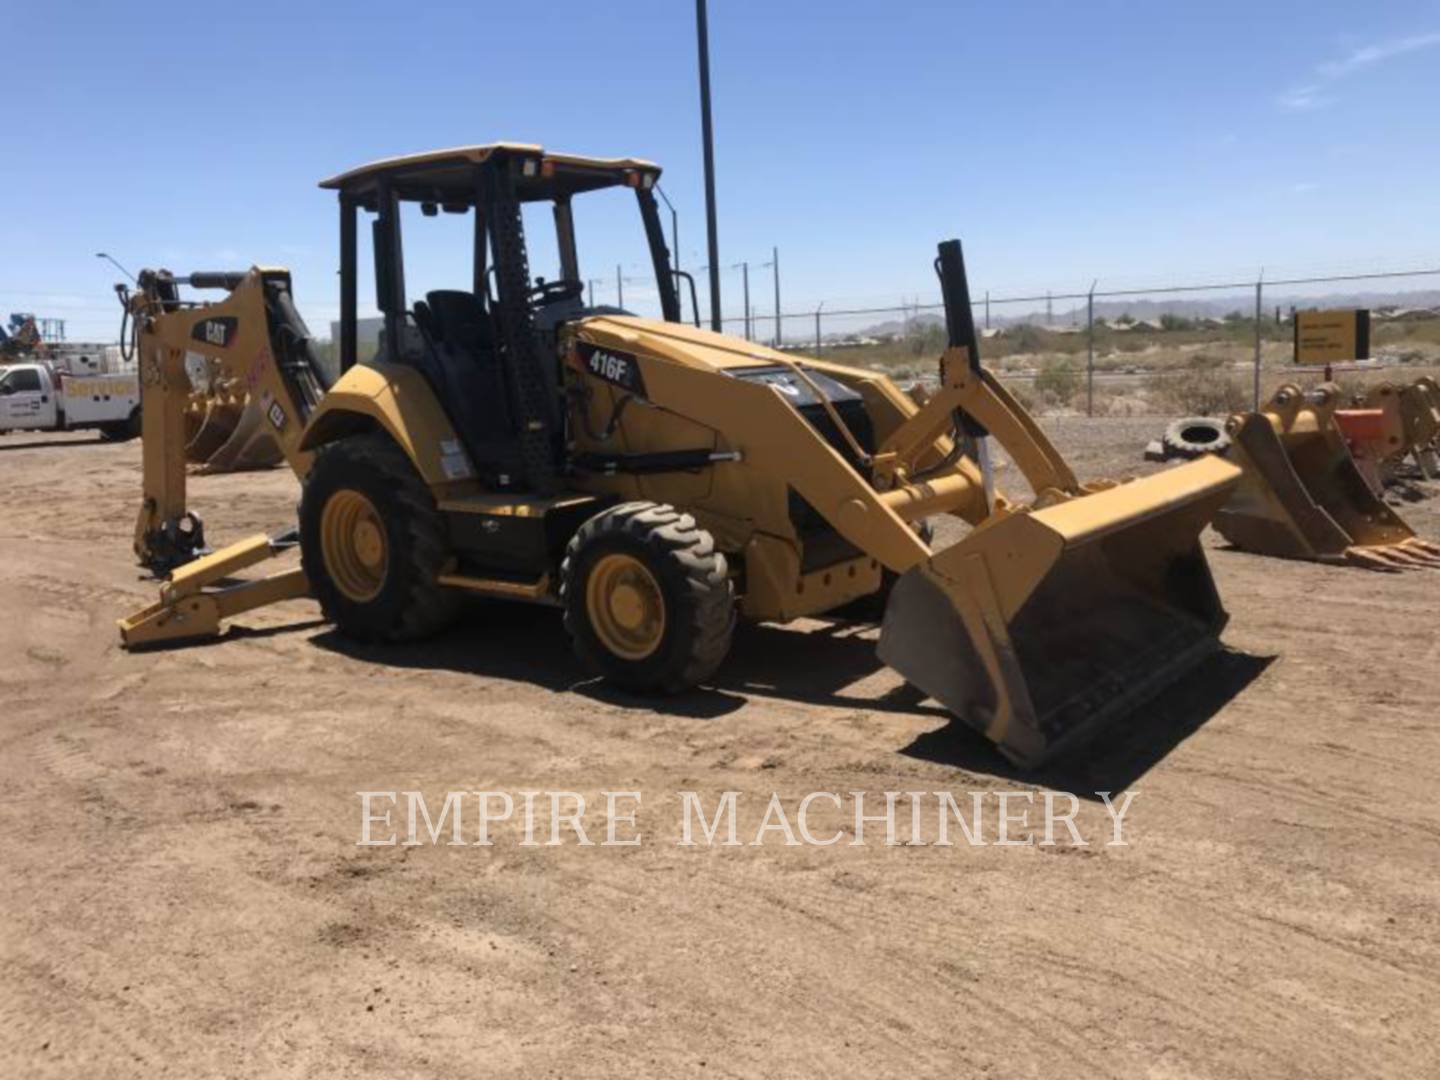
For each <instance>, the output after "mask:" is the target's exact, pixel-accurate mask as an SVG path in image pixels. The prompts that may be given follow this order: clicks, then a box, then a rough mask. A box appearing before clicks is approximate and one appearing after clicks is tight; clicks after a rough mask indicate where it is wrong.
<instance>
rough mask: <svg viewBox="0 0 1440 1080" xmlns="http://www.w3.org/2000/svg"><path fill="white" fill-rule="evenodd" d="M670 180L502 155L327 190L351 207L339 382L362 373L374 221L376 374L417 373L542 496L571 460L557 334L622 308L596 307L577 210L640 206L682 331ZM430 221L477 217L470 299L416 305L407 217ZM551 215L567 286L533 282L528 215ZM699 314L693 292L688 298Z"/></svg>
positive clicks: (511, 152)
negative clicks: (360, 234) (576, 206)
mask: <svg viewBox="0 0 1440 1080" xmlns="http://www.w3.org/2000/svg"><path fill="white" fill-rule="evenodd" d="M659 177H660V168H659V166H657V165H654V164H652V163H650V162H648V161H641V160H638V159H634V158H618V159H603V158H582V157H575V156H572V155H568V154H550V153H546V152H545V151H544V150H543V149H542V148H540V147H538V146H530V145H524V144H516V143H496V144H491V145H487V146H471V147H460V148H457V149H453V150H438V151H433V152H431V153H426V154H415V155H410V156H407V157H398V158H389V159H386V160H383V161H378V162H375V163H373V164H370V165H366V166H363V167H362V168H359V169H354V170H352V171H350V172H347V173H342V174H341V175H339V176H336V177H332V178H331V179H329V180H325V181H323V182H322V183H321V185H320V186H321V187H322V188H326V189H329V190H334V191H338V192H339V196H340V327H339V330H340V341H339V359H340V369H341V370H342V371H345V370H348V369H349V368H350V367H351V366H353V365H354V364H355V363H356V362H357V359H358V358H357V355H356V353H357V307H358V287H357V277H358V274H357V247H358V245H357V231H358V227H359V225H358V222H359V215H360V211H362V210H363V211H365V212H366V213H367V214H370V215H373V218H372V223H371V230H372V247H373V251H374V260H375V293H376V296H375V303H376V307H377V308H378V309H379V310H380V313H381V315H382V316H383V321H384V332H383V335H382V343H381V350H380V354H379V355H378V356H377V357H376V360H377V361H382V362H387V363H398V364H406V365H409V366H412V367H414V368H417V369H418V370H419V371H420V372H421V373H422V374H423V375H424V376H425V377H426V379H427V380H428V381H429V382H430V384H431V386H432V387H433V388H434V390H435V393H436V396H437V398H438V399H439V400H440V402H441V403H442V404H443V406H444V407H445V409H446V411H447V413H448V414H449V416H450V420H451V423H452V424H453V425H454V427H455V430H456V432H457V434H459V436H460V437H461V439H462V440H463V441H464V443H465V444H466V448H467V450H469V452H470V456H471V457H472V459H474V461H475V463H476V465H477V467H478V468H479V470H480V472H481V474H482V476H485V477H486V479H487V480H488V482H489V483H490V484H491V485H493V486H494V487H496V488H498V489H509V488H532V489H543V488H544V487H545V486H546V478H545V477H544V476H541V475H539V474H542V473H544V474H547V475H553V471H554V470H555V469H556V468H558V465H559V462H560V461H561V458H562V455H563V447H564V430H563V429H564V409H563V407H562V402H561V396H560V390H561V386H560V357H559V354H558V350H557V347H556V343H557V335H558V331H559V328H560V326H561V325H562V324H564V323H566V322H571V321H574V320H576V319H580V318H584V317H586V316H587V315H594V314H604V313H612V314H613V313H617V312H619V311H620V309H619V308H617V307H606V306H596V307H591V306H587V303H586V300H587V298H586V291H587V290H586V282H585V280H584V279H583V278H582V276H581V270H580V261H579V257H578V254H577V252H576V244H575V224H574V216H573V214H572V208H571V200H572V199H573V197H574V196H576V195H582V194H585V193H587V192H592V191H598V190H601V189H605V188H618V187H627V188H631V189H633V190H634V192H635V196H636V200H637V202H638V205H639V210H640V219H641V222H642V225H643V227H644V232H645V239H646V245H647V247H648V249H649V255H650V259H651V262H652V263H653V265H654V272H655V284H656V287H657V292H658V297H659V304H660V310H661V317H662V318H664V319H665V320H666V321H669V322H678V321H679V320H680V303H679V296H678V291H677V288H676V283H677V280H678V279H680V278H687V279H688V275H685V274H679V273H677V272H676V271H674V270H672V269H671V265H670V253H669V251H668V250H667V249H666V246H665V238H664V233H663V230H662V227H661V224H660V217H659V212H658V209H657V206H656V202H655V184H656V182H657V181H658V179H659ZM403 203H416V204H418V205H419V208H420V212H421V213H422V214H423V215H424V216H426V217H436V216H438V215H440V214H442V213H443V214H455V215H465V214H470V215H472V220H473V231H472V238H473V239H472V260H471V274H470V281H469V282H468V285H469V288H468V289H466V288H460V289H442V290H432V291H430V292H427V293H426V294H425V296H424V297H423V298H415V299H414V300H413V301H412V300H409V299H407V295H406V291H405V262H404V256H403V243H402V238H401V227H400V217H401V216H400V206H401V204H403ZM529 203H549V204H550V207H551V213H552V216H553V220H554V229H555V248H556V252H557V254H558V260H559V264H560V276H559V277H558V278H554V279H551V280H548V281H547V280H546V279H545V278H544V277H536V278H534V279H532V278H531V276H530V257H529V252H528V249H527V246H526V242H525V226H524V221H523V217H522V214H521V208H522V206H524V205H525V204H529ZM690 288H691V293H692V303H693V291H694V283H693V281H692V282H691V284H690Z"/></svg>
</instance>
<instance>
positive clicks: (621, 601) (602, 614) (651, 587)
mask: <svg viewBox="0 0 1440 1080" xmlns="http://www.w3.org/2000/svg"><path fill="white" fill-rule="evenodd" d="M585 610H586V612H587V614H588V615H589V616H590V625H591V626H592V627H594V628H595V635H596V636H597V637H598V638H599V639H600V643H601V644H602V645H604V646H605V648H606V649H608V650H609V651H610V652H612V653H614V654H615V655H616V656H618V657H620V658H621V659H623V660H644V659H645V658H646V657H647V656H649V655H650V654H651V653H653V652H654V651H655V650H656V649H658V648H659V647H660V639H661V638H663V637H664V636H665V598H664V596H663V595H662V594H661V592H660V585H659V583H658V582H656V580H655V576H654V575H653V574H651V573H650V571H649V570H648V569H646V567H645V564H644V563H642V562H641V561H640V560H639V559H637V558H635V557H634V556H633V555H620V554H614V555H605V556H602V557H601V558H600V560H599V561H598V562H597V563H596V564H595V565H594V566H593V567H592V568H591V570H590V576H589V578H588V579H587V580H586V582H585Z"/></svg>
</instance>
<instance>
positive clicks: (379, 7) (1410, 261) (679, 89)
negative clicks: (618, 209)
mask: <svg viewBox="0 0 1440 1080" xmlns="http://www.w3.org/2000/svg"><path fill="white" fill-rule="evenodd" d="M6 9H7V11H6V20H5V21H6V24H7V40H8V41H9V42H10V43H11V46H12V47H11V48H10V49H8V50H7V61H6V84H7V91H6V92H7V100H8V101H10V102H12V103H13V102H16V101H17V100H18V102H19V104H20V107H19V108H11V109H7V110H6V113H7V120H8V123H7V125H6V128H7V132H6V134H7V138H6V147H7V153H6V155H5V161H4V165H3V169H0V194H3V198H0V210H3V213H4V220H3V230H4V231H3V236H4V250H5V253H6V257H5V258H4V259H0V315H3V313H5V312H9V311H15V310H34V311H36V312H37V313H40V314H46V315H55V316H60V317H64V318H66V319H67V320H69V335H70V336H71V337H72V338H96V337H101V338H108V337H111V336H113V334H114V331H115V328H116V325H117V324H118V307H117V306H115V304H114V301H113V298H112V296H111V295H110V293H109V287H110V285H111V283H112V282H113V281H114V280H115V277H116V275H115V273H114V271H113V270H112V269H110V268H109V267H107V266H106V265H104V264H102V263H101V262H100V261H99V260H97V259H95V258H94V253H95V252H96V251H99V250H105V251H109V252H111V253H113V254H114V255H116V256H117V257H118V258H119V259H120V260H121V261H122V262H124V263H126V264H127V265H129V266H130V267H131V268H132V269H134V268H138V267H140V266H154V265H165V266H168V267H170V268H171V269H173V270H176V271H185V270H190V269H201V268H204V269H212V268H219V267H222V266H224V267H229V266H232V265H248V264H250V263H255V262H259V263H272V264H273V263H280V264H283V265H288V266H290V267H291V268H292V269H293V271H294V274H295V279H296V289H297V298H298V300H299V302H300V306H301V308H302V310H303V311H304V312H305V313H306V315H307V317H308V318H309V319H310V320H311V323H312V329H314V330H315V331H316V332H317V333H319V334H321V335H322V336H323V335H324V334H326V333H327V332H328V320H329V319H330V318H332V317H333V314H334V311H335V309H336V306H337V299H336V292H337V289H336V282H335V277H334V270H335V251H336V234H337V217H336V212H335V207H334V198H333V196H332V195H331V194H330V193H327V192H322V191H319V190H318V189H317V188H316V186H315V184H316V181H318V180H319V179H321V178H322V177H324V176H326V175H329V174H331V173H333V172H336V171H339V170H341V169H343V168H346V167H349V166H351V165H354V164H357V163H360V162H364V161H367V160H370V159H372V158H375V157H381V156H386V155H390V154H395V153H403V152H408V151H414V150H423V149H430V148H434V147H440V146H451V145H456V144H463V143H471V142H484V141H489V140H492V139H496V138H509V139H516V140H522V141H531V142H539V143H542V144H544V145H546V146H549V147H552V148H557V149H565V150H570V151H574V152H581V153H595V154H602V155H604V154H633V155H637V156H643V157H648V158H652V159H654V160H656V161H659V162H661V163H662V164H663V165H664V166H665V168H666V173H665V178H664V180H663V185H664V187H665V188H666V190H667V191H668V193H669V195H670V197H671V199H672V200H673V201H674V202H675V203H676V205H677V206H678V208H679V210H680V215H681V221H680V230H681V244H680V247H681V262H682V264H684V265H685V266H687V267H689V268H690V269H695V268H697V267H698V266H699V264H701V263H702V262H704V261H705V258H704V255H703V252H702V251H701V248H702V243H701V241H702V238H703V203H702V185H701V166H700V160H701V159H700V149H699V138H698V126H699V121H698V104H697V92H696V76H695V50H694V23H693V19H694V10H693V5H692V4H690V3H688V2H686V0H669V2H662V0H633V2H628V3H616V2H613V0H611V2H601V0H590V2H580V0H549V2H548V3H546V4H543V5H541V4H534V5H527V4H515V3H513V2H506V3H493V4H492V3H484V2H473V0H472V2H470V3H463V4H461V3H448V2H433V3H423V4H413V5H402V4H397V3H366V2H359V0H352V2H346V3H339V2H326V3H306V2H303V0H293V2H291V3H287V4H271V3H266V2H255V3H244V4H233V3H227V4H215V5H210V4H203V3H188V4H176V5H169V6H167V7H165V8H164V9H163V10H162V9H156V10H154V11H148V12H145V13H138V11H137V9H135V8H134V7H132V6H126V5H117V4H99V3H95V4H77V3H68V2H64V0H49V2H47V3H43V4H20V3H18V2H12V3H9V4H7V5H6ZM710 22H711V47H712V56H713V63H714V92H715V111H716V145H717V156H718V175H719V200H718V201H719V209H720V215H721V238H720V241H721V262H722V263H723V264H724V265H725V266H727V267H729V266H730V264H732V263H736V262H739V261H741V260H743V259H749V260H751V261H752V262H753V263H757V264H758V263H760V262H763V261H765V260H767V259H768V258H769V252H770V249H771V247H772V245H778V246H779V248H780V251H781V260H782V265H783V267H784V279H783V284H784V292H785V300H786V302H785V306H786V308H787V309H790V308H797V309H801V308H813V307H814V306H815V304H816V303H818V302H820V301H821V300H824V301H825V302H826V305H827V307H831V308H835V307H841V306H846V305H859V304H874V305H879V304H888V303H895V302H898V301H900V300H901V299H903V298H909V297H914V296H917V295H918V296H920V297H922V298H929V297H931V296H933V295H934V293H935V289H934V286H933V278H932V276H931V273H930V270H929V264H930V259H931V258H932V256H933V252H934V243H935V241H936V240H938V239H940V238H942V237H944V236H950V235H959V236H961V237H963V238H964V240H965V242H966V253H967V259H968V262H969V264H970V270H971V277H972V281H973V283H974V284H975V285H976V287H977V288H987V287H988V288H989V289H991V290H992V291H994V292H996V293H997V294H1000V293H1004V292H1013V291H1036V290H1040V291H1043V290H1045V289H1047V288H1050V289H1055V290H1057V291H1061V290H1065V291H1069V290H1075V289H1082V290H1083V289H1084V288H1085V287H1087V286H1088V285H1089V282H1090V281H1091V279H1094V278H1098V279H1100V281H1101V283H1102V288H1103V287H1105V286H1107V285H1108V286H1110V287H1123V286H1132V285H1162V284H1168V283H1175V282H1183V281H1194V280H1206V279H1210V278H1213V277H1216V276H1220V277H1224V276H1227V275H1240V276H1242V277H1248V276H1251V275H1253V274H1254V272H1255V270H1256V268H1258V267H1259V266H1261V265H1263V266H1265V267H1266V273H1267V274H1268V275H1271V276H1274V275H1282V274H1286V273H1294V274H1298V273H1306V272H1312V271H1314V272H1325V271H1332V270H1374V269H1380V268H1392V267H1407V266H1418V265H1434V264H1436V263H1437V262H1440V215H1437V214H1436V213H1435V210H1434V198H1435V196H1434V191H1435V183H1436V176H1437V175H1440V140H1437V139H1436V137H1435V132H1436V105H1437V103H1440V3H1437V2H1426V3H1405V2H1399V3H1379V4H1373V3H1372V4H1366V5H1358V4H1355V3H1353V2H1349V3H1346V2H1337V0H1309V2H1305V3H1289V2H1273V3H1266V2H1261V3H1256V2H1254V0H1251V2H1248V3H1231V2H1228V0H1222V2H1209V3H1205V4H1183V5H1182V4H1174V3H1151V4H1144V3H1120V2H1113V0H1093V2H1089V3H1074V2H1068V3H1067V2H1053V3H1039V2H1036V3H1026V2H1018V0H1017V2H1011V3H985V4H980V3H959V2H956V3H928V2H927V3H905V2H892V3H889V4H877V3H874V2H866V3H860V2H853V0H829V2H824V3H821V2H819V0H811V2H794V0H790V2H785V0H769V2H763V3H762V2H758V0H712V3H711V13H710ZM622 209H624V210H626V211H627V212H626V213H624V214H622V215H620V216H610V215H607V214H605V213H604V212H603V210H602V211H600V212H598V213H597V214H595V215H592V217H593V220H592V221H588V222H582V231H581V243H582V249H583V253H582V258H583V259H585V272H586V274H587V276H591V275H593V276H597V277H601V278H603V279H604V281H605V284H603V285H601V286H600V290H601V291H600V292H598V293H597V300H599V299H601V297H602V295H604V290H606V289H612V290H613V287H612V286H611V285H610V284H609V282H610V281H611V280H612V279H613V276H614V266H615V263H616V262H617V261H621V262H625V263H627V264H630V265H628V266H627V270H626V273H627V276H628V274H629V273H630V272H632V271H633V272H634V273H635V274H637V275H638V274H639V273H640V266H639V265H638V258H639V251H640V248H639V242H638V231H637V230H638V222H636V221H634V220H633V219H632V217H631V216H630V214H629V212H628V209H629V208H628V206H624V205H622ZM413 238H414V239H416V240H417V243H416V246H415V249H414V250H413V251H412V252H411V255H412V259H411V263H412V265H411V268H410V272H411V284H412V286H416V285H417V283H424V284H425V285H428V286H431V287H433V286H435V285H442V284H455V283H458V282H449V281H447V280H446V279H447V277H448V276H449V275H450V273H451V268H452V266H453V267H462V266H463V265H464V262H463V255H460V256H459V257H458V258H453V257H452V258H447V257H446V249H445V246H444V245H443V244H442V243H441V242H440V240H439V238H431V237H420V236H419V235H418V234H415V235H414V237H413ZM459 239H460V238H459V236H458V234H457V236H456V240H457V243H458V242H459ZM539 269H543V267H539ZM752 274H753V278H752V284H753V285H754V289H755V292H756V305H757V307H760V308H761V309H762V310H765V311H767V312H768V310H769V308H770V301H769V282H768V277H766V276H765V275H767V274H768V271H766V270H761V269H759V268H758V267H757V268H756V269H755V270H753V272H752ZM725 290H726V307H727V309H728V310H730V311H734V312H738V311H739V309H740V307H739V306H740V299H739V295H740V281H739V274H738V272H734V271H729V270H728V269H727V273H726V277H725ZM412 291H413V289H412ZM636 297H639V298H641V300H642V302H643V287H641V286H639V285H634V286H632V293H631V296H630V297H627V300H632V303H633V298H636ZM762 298H763V299H762ZM607 299H613V291H611V293H610V295H609V297H607Z"/></svg>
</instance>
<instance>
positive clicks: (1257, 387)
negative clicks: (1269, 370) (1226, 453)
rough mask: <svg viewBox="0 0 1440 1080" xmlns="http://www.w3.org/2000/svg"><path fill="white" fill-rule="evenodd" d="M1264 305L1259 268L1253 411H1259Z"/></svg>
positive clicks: (1256, 283)
mask: <svg viewBox="0 0 1440 1080" xmlns="http://www.w3.org/2000/svg"><path fill="white" fill-rule="evenodd" d="M1264 303H1265V268H1264V267H1263V266H1262V267H1261V268H1260V275H1259V277H1257V278H1256V279H1255V410H1256V412H1259V410H1260V355H1261V338H1260V319H1261V318H1262V316H1261V314H1260V312H1261V308H1262V306H1263V304H1264Z"/></svg>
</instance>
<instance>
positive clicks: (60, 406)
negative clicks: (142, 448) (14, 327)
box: [0, 364, 140, 440]
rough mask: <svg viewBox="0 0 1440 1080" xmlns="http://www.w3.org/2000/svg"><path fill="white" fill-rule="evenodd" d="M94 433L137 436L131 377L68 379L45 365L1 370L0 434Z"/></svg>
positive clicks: (136, 385) (135, 383) (136, 387)
mask: <svg viewBox="0 0 1440 1080" xmlns="http://www.w3.org/2000/svg"><path fill="white" fill-rule="evenodd" d="M85 428H89V429H93V430H98V431H99V432H100V434H101V436H102V437H104V438H106V439H116V440H118V439H132V438H134V437H135V436H137V435H139V434H140V380H139V379H138V378H137V377H136V376H135V375H134V374H133V373H132V374H122V375H70V374H67V373H65V372H62V371H58V370H56V369H55V368H54V367H52V366H51V365H49V364H10V365H7V366H5V367H0V432H5V431H79V430H82V429H85Z"/></svg>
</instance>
